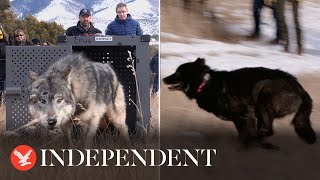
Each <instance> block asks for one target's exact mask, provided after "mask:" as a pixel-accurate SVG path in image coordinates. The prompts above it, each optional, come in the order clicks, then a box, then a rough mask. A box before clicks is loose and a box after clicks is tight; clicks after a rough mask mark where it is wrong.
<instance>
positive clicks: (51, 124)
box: [47, 118, 57, 126]
mask: <svg viewBox="0 0 320 180" xmlns="http://www.w3.org/2000/svg"><path fill="white" fill-rule="evenodd" d="M47 121H48V124H49V126H54V125H56V123H57V118H48V119H47Z"/></svg>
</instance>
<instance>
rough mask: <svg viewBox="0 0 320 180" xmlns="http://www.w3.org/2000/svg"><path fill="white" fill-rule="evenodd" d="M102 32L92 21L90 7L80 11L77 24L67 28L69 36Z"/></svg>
mask: <svg viewBox="0 0 320 180" xmlns="http://www.w3.org/2000/svg"><path fill="white" fill-rule="evenodd" d="M101 33H102V32H101V31H100V30H99V29H97V28H95V27H94V26H93V25H92V23H91V13H90V11H89V10H88V9H82V10H81V11H80V13H79V21H78V23H77V25H76V26H72V27H69V28H68V29H67V30H66V35H67V36H95V35H99V34H101Z"/></svg>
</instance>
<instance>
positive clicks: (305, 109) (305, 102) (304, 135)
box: [292, 91, 317, 144]
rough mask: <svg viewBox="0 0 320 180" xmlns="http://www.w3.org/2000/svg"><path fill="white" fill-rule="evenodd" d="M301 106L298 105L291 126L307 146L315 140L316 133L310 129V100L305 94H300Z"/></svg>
mask: <svg viewBox="0 0 320 180" xmlns="http://www.w3.org/2000/svg"><path fill="white" fill-rule="evenodd" d="M301 94H302V96H301V97H302V104H301V105H300V107H299V109H298V111H297V113H296V115H295V116H294V118H293V121H292V124H293V126H294V129H295V131H296V133H297V134H298V136H299V137H300V138H301V139H303V140H304V141H306V142H307V143H309V144H313V143H315V142H316V140H317V136H316V133H315V132H314V130H313V129H312V127H311V122H310V114H311V110H312V99H311V97H310V96H309V94H308V93H307V92H305V91H304V92H302V93H301Z"/></svg>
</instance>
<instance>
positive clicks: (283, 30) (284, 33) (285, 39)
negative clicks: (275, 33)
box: [275, 0, 289, 51]
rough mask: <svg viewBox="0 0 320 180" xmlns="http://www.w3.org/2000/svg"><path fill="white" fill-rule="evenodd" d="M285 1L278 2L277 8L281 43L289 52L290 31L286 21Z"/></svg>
mask: <svg viewBox="0 0 320 180" xmlns="http://www.w3.org/2000/svg"><path fill="white" fill-rule="evenodd" d="M284 6H285V0H277V2H276V4H275V8H276V11H277V15H278V18H279V30H280V35H281V41H280V43H281V44H283V45H284V48H285V51H288V48H289V35H288V29H287V25H286V21H285V16H284V14H285V7H284Z"/></svg>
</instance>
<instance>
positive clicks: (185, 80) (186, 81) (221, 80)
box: [163, 58, 316, 144]
mask: <svg viewBox="0 0 320 180" xmlns="http://www.w3.org/2000/svg"><path fill="white" fill-rule="evenodd" d="M163 81H164V83H166V84H169V85H171V86H170V87H169V89H171V90H180V91H183V92H184V93H185V94H186V95H187V97H189V98H190V99H195V100H196V101H197V103H198V105H199V107H201V108H203V109H205V110H206V111H208V112H211V113H213V114H214V115H216V116H218V117H219V118H221V119H225V120H231V121H233V123H234V124H235V126H236V128H237V130H238V132H239V137H240V138H241V140H242V141H243V142H244V143H248V142H250V141H252V140H257V139H258V140H259V139H260V140H261V139H262V138H263V137H266V136H271V135H272V134H273V128H272V123H273V120H274V119H275V118H281V117H284V116H285V115H288V114H290V113H295V116H294V118H293V121H292V124H293V126H294V128H295V131H296V133H297V134H298V136H299V137H300V138H302V139H303V140H304V141H306V142H307V143H309V144H312V143H314V142H315V141H316V134H315V132H314V130H313V129H312V127H311V122H310V114H311V110H312V99H311V97H310V96H309V94H308V93H307V92H306V91H305V90H304V89H303V87H302V86H301V85H300V84H299V82H298V81H297V79H296V78H295V77H294V76H292V75H291V74H288V73H286V72H283V71H280V70H271V69H267V68H263V67H258V68H243V69H238V70H234V71H229V72H228V71H215V70H212V69H210V68H209V67H208V66H206V65H205V60H204V59H201V58H198V59H197V60H196V61H195V62H192V63H185V64H182V65H180V66H179V67H178V69H177V70H176V72H175V73H174V74H172V75H170V76H168V77H166V78H164V79H163Z"/></svg>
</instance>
